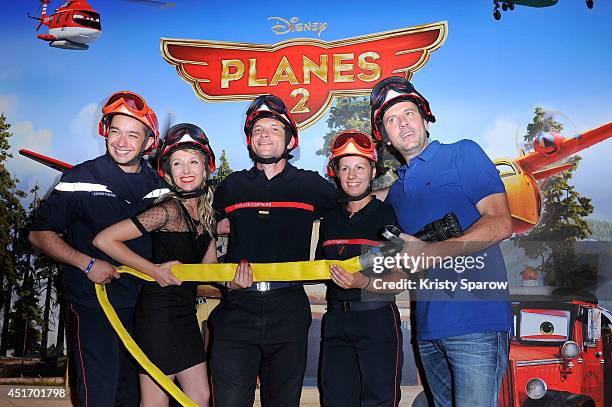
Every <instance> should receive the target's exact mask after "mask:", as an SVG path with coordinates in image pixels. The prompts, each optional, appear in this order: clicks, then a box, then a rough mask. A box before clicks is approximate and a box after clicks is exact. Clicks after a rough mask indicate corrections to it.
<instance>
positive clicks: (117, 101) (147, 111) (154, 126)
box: [99, 91, 159, 146]
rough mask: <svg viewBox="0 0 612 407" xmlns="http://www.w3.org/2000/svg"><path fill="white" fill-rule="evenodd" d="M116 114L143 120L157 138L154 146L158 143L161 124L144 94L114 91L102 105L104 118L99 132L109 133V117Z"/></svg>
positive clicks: (105, 134)
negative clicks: (143, 96)
mask: <svg viewBox="0 0 612 407" xmlns="http://www.w3.org/2000/svg"><path fill="white" fill-rule="evenodd" d="M114 114H124V115H126V116H129V117H132V118H134V119H136V120H138V121H140V122H142V123H143V124H144V125H145V126H146V127H147V128H148V129H149V130H150V131H151V132H152V133H153V137H154V138H155V142H154V143H153V146H156V145H157V142H158V139H159V124H158V122H157V116H156V115H155V112H154V111H153V110H152V109H151V108H150V107H149V106H148V105H147V102H145V100H144V99H143V98H142V96H140V95H138V94H136V93H134V92H130V91H120V92H115V93H113V94H112V95H111V96H110V97H109V98H108V99H107V100H106V102H105V103H104V104H103V105H102V120H101V122H100V128H99V133H100V134H101V135H102V136H104V137H106V136H107V135H108V125H109V117H110V116H111V115H114Z"/></svg>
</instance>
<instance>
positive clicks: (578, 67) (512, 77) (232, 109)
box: [0, 0, 612, 220]
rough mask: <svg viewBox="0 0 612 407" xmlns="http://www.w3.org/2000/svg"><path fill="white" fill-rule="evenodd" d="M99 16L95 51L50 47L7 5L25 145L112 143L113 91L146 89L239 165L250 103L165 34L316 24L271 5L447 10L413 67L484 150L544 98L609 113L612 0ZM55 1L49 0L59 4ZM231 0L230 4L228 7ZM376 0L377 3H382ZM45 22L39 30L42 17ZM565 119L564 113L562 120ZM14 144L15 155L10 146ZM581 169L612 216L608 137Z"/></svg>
mask: <svg viewBox="0 0 612 407" xmlns="http://www.w3.org/2000/svg"><path fill="white" fill-rule="evenodd" d="M90 3H91V5H92V6H93V8H94V9H96V10H97V11H98V12H99V13H100V14H101V18H102V28H103V32H102V36H101V38H100V39H99V40H98V41H97V42H95V43H94V44H92V46H91V48H90V49H89V50H88V51H66V50H60V49H54V48H50V47H48V46H47V45H46V43H44V42H43V41H41V40H38V39H36V38H35V33H34V29H35V27H36V24H37V23H36V22H35V21H34V20H30V19H28V18H27V17H26V13H27V12H28V11H29V12H30V13H31V14H36V13H38V2H37V1H36V0H23V1H18V2H16V1H13V2H10V3H8V4H5V5H4V7H3V10H2V13H0V27H1V28H0V32H1V33H2V35H0V49H2V62H0V112H5V114H6V116H7V118H8V121H9V122H10V123H11V124H12V125H13V127H12V131H13V133H14V137H13V138H12V139H11V144H12V146H13V149H14V150H15V151H16V150H17V149H18V148H21V147H26V148H30V149H34V150H36V151H39V152H41V153H44V154H48V155H51V156H53V157H55V158H58V159H60V160H64V161H67V162H71V163H77V162H82V161H84V160H87V159H89V158H92V157H94V156H96V155H98V154H101V153H102V152H103V151H104V144H103V139H102V138H101V137H100V136H98V135H97V127H96V126H97V120H98V117H99V105H100V103H102V101H103V99H104V98H105V97H106V96H108V95H109V94H110V93H112V92H113V91H115V90H119V89H130V90H134V91H136V92H139V93H141V94H142V95H143V96H145V98H146V99H147V100H148V101H149V103H150V104H151V105H152V107H153V108H154V109H155V110H156V112H157V113H158V116H159V117H160V121H161V122H164V121H165V118H166V117H167V116H168V113H169V112H170V113H171V114H172V120H173V122H174V123H178V122H182V121H191V122H194V123H196V124H198V125H200V126H201V127H202V128H204V129H205V131H206V132H207V134H208V135H209V137H210V139H211V144H212V146H213V148H214V150H215V151H216V152H217V155H219V154H220V152H221V150H223V149H225V150H226V151H227V153H228V157H229V159H230V163H231V166H232V167H233V168H234V169H241V168H245V167H248V166H250V162H249V160H248V157H247V154H246V150H245V142H244V136H243V133H242V124H243V120H244V112H245V110H246V108H247V106H248V103H247V102H231V103H205V102H203V101H201V100H200V99H199V98H197V96H196V95H195V94H194V92H193V90H192V88H191V86H190V85H188V84H187V83H186V82H184V81H183V80H182V79H181V78H180V77H179V76H178V75H177V73H176V71H175V69H174V67H172V66H171V65H169V64H168V63H166V62H165V61H164V60H163V58H162V57H161V54H160V51H159V39H160V37H170V38H189V39H203V40H204V39H206V40H220V41H236V42H253V43H267V44H271V43H275V42H279V41H283V40H286V39H289V38H300V37H313V36H316V34H313V33H292V34H288V35H282V36H279V35H276V34H275V33H274V32H273V31H272V29H271V27H272V25H273V23H272V22H271V21H269V20H268V18H269V17H271V16H279V17H283V18H285V19H289V18H291V17H293V16H297V17H299V19H300V21H301V22H307V21H311V22H326V23H327V24H328V26H327V28H326V30H325V31H323V32H322V34H321V37H320V38H321V39H323V40H327V41H329V40H336V39H342V38H348V37H353V36H358V35H364V34H370V33H376V32H380V31H386V30H391V29H397V28H403V27H411V26H417V25H421V24H426V23H431V22H437V21H448V37H447V39H446V42H445V44H444V45H443V46H442V47H441V48H440V49H438V50H437V51H435V52H434V53H433V54H432V55H431V58H430V60H429V62H428V64H427V65H426V66H425V67H424V68H423V69H421V70H420V71H419V72H417V73H416V74H415V75H414V77H413V83H414V84H415V86H416V87H417V89H419V90H420V91H421V93H423V94H424V95H425V96H426V97H427V98H428V99H429V101H430V103H431V106H432V109H433V111H434V113H435V115H436V117H437V119H438V121H437V122H436V123H435V124H434V125H433V126H432V128H431V130H432V136H433V137H434V138H438V139H440V140H441V141H443V142H451V141H454V140H457V139H459V138H471V139H474V140H475V141H477V142H478V143H480V144H481V145H482V146H483V147H484V148H485V150H486V151H487V152H488V153H489V155H490V156H491V157H492V158H494V157H499V156H511V157H514V156H516V154H517V153H516V149H515V138H516V134H517V133H518V134H520V135H522V134H523V132H524V129H525V126H526V124H527V123H528V122H529V121H530V120H531V119H532V115H533V109H534V107H535V106H543V107H545V108H547V109H550V110H551V111H557V112H561V113H562V114H563V115H564V116H561V115H559V116H557V117H555V118H557V119H558V120H560V121H562V122H563V123H565V125H566V129H565V133H564V135H566V136H571V135H573V134H575V133H576V132H578V131H581V130H586V129H590V128H593V127H596V126H599V125H601V124H603V123H606V122H608V121H610V120H611V119H612V103H611V102H612V96H610V95H612V80H611V78H610V73H609V72H610V70H611V68H612V47H611V46H610V39H611V38H612V26H611V25H610V24H609V21H612V2H610V1H608V0H606V1H603V0H599V1H598V0H596V1H595V8H594V9H592V10H589V9H587V8H586V6H585V4H584V1H583V0H562V1H560V2H559V4H557V6H554V7H550V8H546V9H535V8H526V7H518V6H517V7H516V10H515V11H514V12H507V13H504V15H503V17H502V20H501V21H495V20H494V19H493V17H492V5H491V4H490V3H492V2H491V1H488V0H477V1H456V0H455V1H436V2H423V1H403V2H386V1H377V2H372V1H369V2H366V1H353V2H350V3H342V5H340V4H337V5H336V3H334V2H329V1H311V2H308V3H304V2H299V4H298V2H294V3H293V4H286V3H279V2H273V1H267V0H264V1H258V2H253V3H247V2H232V3H225V2H224V3H221V2H211V1H206V0H198V1H196V0H192V1H188V0H176V7H173V8H159V7H153V6H146V5H141V4H136V3H132V2H127V1H121V0H113V1H103V0H91V1H90ZM59 4H60V2H57V1H54V2H52V4H51V7H52V8H56V7H58V6H59ZM228 4H230V6H228ZM373 5H375V6H373ZM41 32H44V29H41ZM567 118H569V120H568V119H567ZM325 119H326V117H324V118H323V119H321V120H320V121H319V122H318V123H317V124H315V125H313V126H311V127H310V128H308V129H306V130H304V131H303V132H302V133H301V135H300V145H301V149H300V153H299V160H298V161H297V162H296V164H297V165H298V166H301V167H304V168H309V169H314V170H318V171H320V172H323V168H324V165H325V160H324V158H323V157H319V156H316V155H315V151H316V150H317V149H319V148H321V145H322V141H323V139H322V136H323V135H324V134H325V132H326V130H327V128H326V122H325ZM15 155H16V154H15ZM581 156H582V157H583V158H584V160H583V161H582V163H581V164H580V168H579V170H578V172H577V173H576V175H575V177H574V180H575V184H576V186H577V189H578V190H579V191H580V192H581V193H583V194H584V195H586V196H589V197H591V198H592V199H593V201H594V204H595V207H596V213H595V216H596V217H598V218H603V219H607V220H612V204H610V202H612V188H610V187H609V186H608V185H605V186H604V187H602V184H601V180H602V179H605V178H607V176H609V171H610V170H609V167H608V165H607V164H606V161H607V160H609V157H610V156H612V141H611V140H608V141H606V142H604V143H602V144H599V145H597V146H595V147H593V148H592V149H591V150H588V151H586V152H583V153H581ZM9 168H10V169H11V170H12V171H13V172H14V173H15V174H16V175H17V177H18V178H19V179H20V180H21V181H22V187H23V188H28V187H29V186H31V185H33V184H34V183H35V182H37V181H38V182H39V183H40V185H41V187H42V189H43V190H47V189H48V188H49V187H50V186H51V185H52V183H53V182H54V180H55V179H56V178H57V173H56V172H54V171H52V170H50V169H47V168H46V167H43V166H41V165H40V164H37V163H34V162H31V161H29V160H26V159H25V158H22V157H20V156H19V157H18V156H17V155H16V158H15V159H13V160H12V161H11V162H10V163H9Z"/></svg>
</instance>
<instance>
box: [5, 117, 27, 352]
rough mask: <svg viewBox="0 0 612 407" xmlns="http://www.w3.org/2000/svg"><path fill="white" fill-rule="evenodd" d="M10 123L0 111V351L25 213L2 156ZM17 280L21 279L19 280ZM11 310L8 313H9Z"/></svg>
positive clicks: (15, 282)
mask: <svg viewBox="0 0 612 407" xmlns="http://www.w3.org/2000/svg"><path fill="white" fill-rule="evenodd" d="M10 127H11V125H10V124H9V123H8V122H7V120H6V116H4V114H0V270H2V273H0V310H1V312H2V330H1V332H2V334H1V335H0V355H6V351H7V350H8V349H10V348H12V347H14V341H13V337H12V336H11V335H10V334H9V328H10V321H11V316H14V313H12V312H11V310H12V308H13V297H14V295H13V294H14V293H15V291H16V290H17V289H18V288H19V287H20V286H21V285H23V280H22V279H21V277H22V272H23V271H22V270H19V266H20V264H22V260H23V250H22V246H21V245H20V244H19V243H18V240H19V232H20V231H21V230H22V227H23V225H24V222H25V218H26V213H25V210H24V208H23V206H22V205H21V202H20V198H24V197H25V196H26V194H25V193H24V192H23V191H21V190H19V189H18V188H17V184H18V183H19V181H18V180H17V179H15V178H13V177H12V176H11V174H10V173H9V171H8V170H7V169H6V167H5V163H6V160H7V159H9V158H12V155H11V153H10V152H9V149H10V147H11V146H10V144H9V138H10V137H11V136H12V134H11V132H10V131H9V130H10ZM20 280H21V283H22V284H20ZM11 314H12V315H11Z"/></svg>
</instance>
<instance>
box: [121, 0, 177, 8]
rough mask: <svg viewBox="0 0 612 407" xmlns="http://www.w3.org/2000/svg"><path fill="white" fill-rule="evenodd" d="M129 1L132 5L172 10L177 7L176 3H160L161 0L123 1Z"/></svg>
mask: <svg viewBox="0 0 612 407" xmlns="http://www.w3.org/2000/svg"><path fill="white" fill-rule="evenodd" d="M123 1H129V2H130V3H141V4H146V5H148V6H158V7H161V8H170V7H174V6H176V3H175V2H172V1H159V0H123Z"/></svg>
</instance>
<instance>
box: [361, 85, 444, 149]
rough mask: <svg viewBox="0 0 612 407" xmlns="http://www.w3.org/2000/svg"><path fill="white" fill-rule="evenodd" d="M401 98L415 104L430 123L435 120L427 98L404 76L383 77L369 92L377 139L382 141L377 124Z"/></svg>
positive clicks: (378, 124)
mask: <svg viewBox="0 0 612 407" xmlns="http://www.w3.org/2000/svg"><path fill="white" fill-rule="evenodd" d="M401 100H407V101H410V102H413V103H414V104H416V105H417V107H418V108H419V110H420V111H421V114H422V115H423V118H424V119H425V120H427V121H429V122H432V123H433V122H435V121H436V118H435V116H434V115H433V113H432V112H431V109H430V107H429V102H428V101H427V99H425V98H424V97H423V95H421V94H420V93H419V92H418V91H417V90H416V89H415V88H414V86H412V84H411V83H410V82H408V81H407V80H406V79H405V78H402V77H400V76H392V77H390V78H386V79H383V80H382V81H380V82H379V83H378V84H377V85H376V86H375V87H374V89H372V93H371V94H370V107H371V111H372V117H371V120H372V127H373V134H374V138H375V139H376V140H377V141H382V134H381V132H380V128H379V126H380V125H381V124H382V118H383V116H384V114H385V112H386V111H387V109H388V108H389V107H391V106H392V105H393V104H395V103H397V102H399V101H401Z"/></svg>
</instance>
